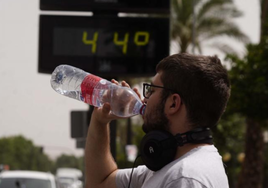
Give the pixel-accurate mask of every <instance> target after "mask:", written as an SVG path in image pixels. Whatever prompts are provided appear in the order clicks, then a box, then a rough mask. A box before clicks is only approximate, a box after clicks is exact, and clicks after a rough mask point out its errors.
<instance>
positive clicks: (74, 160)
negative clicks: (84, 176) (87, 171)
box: [54, 154, 84, 172]
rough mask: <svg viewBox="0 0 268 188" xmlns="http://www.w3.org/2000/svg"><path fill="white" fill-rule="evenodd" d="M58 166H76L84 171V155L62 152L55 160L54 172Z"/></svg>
mask: <svg viewBox="0 0 268 188" xmlns="http://www.w3.org/2000/svg"><path fill="white" fill-rule="evenodd" d="M58 168H76V169H79V170H81V171H82V172H84V157H76V156H74V155H66V154H62V155H61V156H59V157H58V158H57V159H56V161H55V169H54V172H56V170H57V169H58Z"/></svg>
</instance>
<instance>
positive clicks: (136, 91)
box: [133, 88, 141, 99]
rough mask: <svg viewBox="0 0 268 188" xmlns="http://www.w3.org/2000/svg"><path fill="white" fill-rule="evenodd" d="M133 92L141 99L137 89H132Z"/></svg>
mask: <svg viewBox="0 0 268 188" xmlns="http://www.w3.org/2000/svg"><path fill="white" fill-rule="evenodd" d="M133 91H135V93H136V94H137V95H138V97H139V98H140V99H141V94H140V92H139V90H138V89H137V88H133Z"/></svg>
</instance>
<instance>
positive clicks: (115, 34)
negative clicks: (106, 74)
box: [114, 32, 129, 54]
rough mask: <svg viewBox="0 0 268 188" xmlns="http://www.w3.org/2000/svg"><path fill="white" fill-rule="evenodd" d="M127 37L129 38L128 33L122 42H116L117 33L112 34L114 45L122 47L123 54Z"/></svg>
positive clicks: (125, 50)
mask: <svg viewBox="0 0 268 188" xmlns="http://www.w3.org/2000/svg"><path fill="white" fill-rule="evenodd" d="M128 37H129V33H126V34H125V36H124V40H123V41H118V33H117V32H115V33H114V44H115V45H118V46H123V49H122V51H123V54H126V53H127V43H128Z"/></svg>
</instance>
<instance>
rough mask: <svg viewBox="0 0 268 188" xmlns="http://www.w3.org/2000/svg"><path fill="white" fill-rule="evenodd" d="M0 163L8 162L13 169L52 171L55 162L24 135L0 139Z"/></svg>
mask: <svg viewBox="0 0 268 188" xmlns="http://www.w3.org/2000/svg"><path fill="white" fill-rule="evenodd" d="M0 164H7V165H9V166H10V169H11V170H17V169H20V170H38V171H50V170H51V169H52V166H53V162H52V161H51V160H50V159H49V157H48V156H47V155H45V154H44V153H43V152H42V147H37V146H35V145H34V144H33V142H32V141H31V140H28V139H26V138H24V137H23V136H12V137H4V138H1V139H0Z"/></svg>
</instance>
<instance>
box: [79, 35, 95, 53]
mask: <svg viewBox="0 0 268 188" xmlns="http://www.w3.org/2000/svg"><path fill="white" fill-rule="evenodd" d="M97 40H98V32H95V33H94V35H93V40H88V39H87V32H86V31H84V32H83V38H82V41H83V43H84V44H86V45H92V48H91V52H92V53H93V54H94V53H96V49H97V44H96V43H97Z"/></svg>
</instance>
